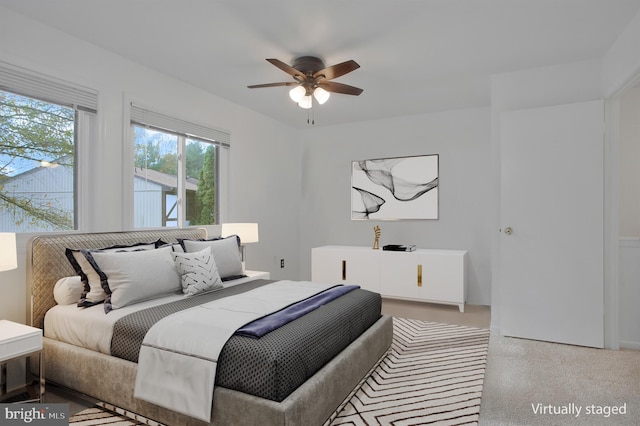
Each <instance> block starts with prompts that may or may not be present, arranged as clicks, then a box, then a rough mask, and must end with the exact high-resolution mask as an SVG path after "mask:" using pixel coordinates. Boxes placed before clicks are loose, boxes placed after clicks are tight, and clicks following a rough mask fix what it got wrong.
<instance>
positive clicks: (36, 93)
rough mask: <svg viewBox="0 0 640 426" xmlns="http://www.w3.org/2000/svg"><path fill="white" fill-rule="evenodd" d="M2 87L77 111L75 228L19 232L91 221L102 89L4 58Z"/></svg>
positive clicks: (83, 224) (0, 68)
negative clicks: (93, 150)
mask: <svg viewBox="0 0 640 426" xmlns="http://www.w3.org/2000/svg"><path fill="white" fill-rule="evenodd" d="M0 90H2V91H5V92H8V93H11V94H15V95H18V96H24V97H28V98H31V99H35V100H38V101H42V102H47V103H51V104H56V105H60V106H64V107H68V108H71V109H73V110H74V168H73V179H74V182H73V192H74V194H73V206H74V207H73V227H72V228H70V229H64V230H53V231H44V230H41V229H29V230H27V231H20V232H19V233H24V234H34V233H41V232H69V231H76V230H82V229H84V228H85V227H86V225H87V224H88V223H89V221H88V217H89V214H90V211H89V208H88V205H87V201H85V200H87V197H88V194H89V188H88V186H87V185H86V184H85V183H84V182H86V181H87V179H86V177H87V176H88V166H87V165H86V162H87V161H88V154H87V152H88V146H89V145H90V144H91V143H92V141H95V140H96V138H97V127H98V125H97V123H98V122H97V120H98V118H97V117H98V116H97V114H98V91H97V90H95V89H92V88H89V87H86V86H82V85H79V84H76V83H71V82H69V81H66V80H62V79H59V78H57V77H53V76H50V75H46V74H42V73H39V72H37V71H33V70H31V69H27V68H23V67H20V66H17V65H14V64H10V63H7V62H3V61H0Z"/></svg>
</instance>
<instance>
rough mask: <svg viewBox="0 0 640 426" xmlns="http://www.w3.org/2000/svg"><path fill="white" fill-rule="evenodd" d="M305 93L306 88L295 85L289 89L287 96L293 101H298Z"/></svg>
mask: <svg viewBox="0 0 640 426" xmlns="http://www.w3.org/2000/svg"><path fill="white" fill-rule="evenodd" d="M306 94H307V89H305V88H304V87H302V86H296V87H294V88H293V89H291V90H289V97H290V98H291V100H292V101H293V102H300V101H301V100H302V98H304V95H306Z"/></svg>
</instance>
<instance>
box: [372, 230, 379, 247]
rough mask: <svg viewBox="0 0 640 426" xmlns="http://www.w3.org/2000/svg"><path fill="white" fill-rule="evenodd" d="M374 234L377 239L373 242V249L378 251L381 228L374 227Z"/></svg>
mask: <svg viewBox="0 0 640 426" xmlns="http://www.w3.org/2000/svg"><path fill="white" fill-rule="evenodd" d="M373 232H374V233H375V235H376V237H375V238H374V240H373V249H374V250H378V249H379V248H380V227H379V226H378V225H376V226H374V227H373Z"/></svg>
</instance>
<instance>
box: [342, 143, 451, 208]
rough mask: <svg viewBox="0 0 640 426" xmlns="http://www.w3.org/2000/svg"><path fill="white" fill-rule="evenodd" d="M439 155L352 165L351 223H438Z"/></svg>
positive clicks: (398, 158)
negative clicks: (417, 221)
mask: <svg viewBox="0 0 640 426" xmlns="http://www.w3.org/2000/svg"><path fill="white" fill-rule="evenodd" d="M438 160H439V158H438V155H437V154H433V155H418V156H412V157H394V158H379V159H373V160H361V161H353V162H352V163H351V219H353V220H398V219H438Z"/></svg>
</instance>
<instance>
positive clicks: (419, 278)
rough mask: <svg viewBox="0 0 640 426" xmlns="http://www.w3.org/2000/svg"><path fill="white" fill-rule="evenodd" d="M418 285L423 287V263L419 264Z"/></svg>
mask: <svg viewBox="0 0 640 426" xmlns="http://www.w3.org/2000/svg"><path fill="white" fill-rule="evenodd" d="M418 287H422V265H418Z"/></svg>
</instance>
